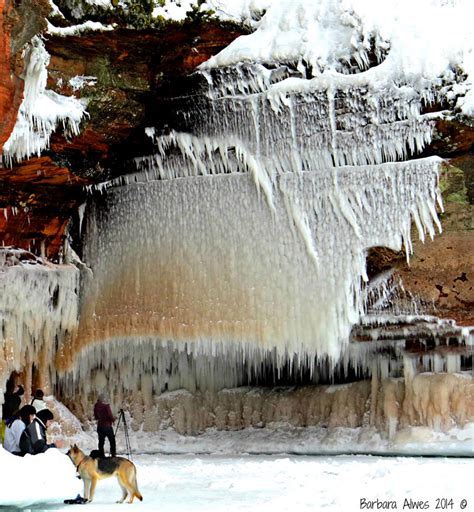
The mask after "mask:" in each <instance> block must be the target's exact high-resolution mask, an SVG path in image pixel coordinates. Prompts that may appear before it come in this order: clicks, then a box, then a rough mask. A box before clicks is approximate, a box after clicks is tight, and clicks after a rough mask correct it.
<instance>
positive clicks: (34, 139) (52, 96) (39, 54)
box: [3, 37, 85, 165]
mask: <svg viewBox="0 0 474 512" xmlns="http://www.w3.org/2000/svg"><path fill="white" fill-rule="evenodd" d="M25 62H26V77H25V89H24V98H23V102H22V104H21V105H20V109H19V111H18V118H17V122H16V124H15V128H14V129H13V132H12V133H11V135H10V137H9V139H8V140H7V141H6V142H5V145H4V146H3V158H4V159H5V160H6V161H7V163H9V164H10V165H11V164H12V163H13V161H19V160H22V159H23V158H28V157H30V156H32V155H37V156H40V155H41V151H42V150H43V149H45V148H47V147H48V146H49V139H50V137H51V134H52V133H53V132H54V131H55V130H56V128H57V126H58V125H59V124H62V128H63V131H64V133H65V135H66V136H68V135H77V134H78V133H79V124H80V122H81V119H82V117H83V116H84V113H85V105H84V103H83V102H81V101H80V100H77V99H76V98H74V97H66V96H61V95H59V94H57V93H55V92H53V91H49V90H47V89H46V80H47V76H48V72H47V69H46V68H47V66H48V63H49V54H48V52H47V51H46V50H45V47H44V43H43V42H42V40H41V39H40V38H39V37H34V38H33V39H32V41H31V44H30V46H29V48H28V50H27V53H26V55H25Z"/></svg>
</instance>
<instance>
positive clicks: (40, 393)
mask: <svg viewBox="0 0 474 512" xmlns="http://www.w3.org/2000/svg"><path fill="white" fill-rule="evenodd" d="M43 397H44V393H43V390H41V389H37V390H36V391H35V398H38V400H43Z"/></svg>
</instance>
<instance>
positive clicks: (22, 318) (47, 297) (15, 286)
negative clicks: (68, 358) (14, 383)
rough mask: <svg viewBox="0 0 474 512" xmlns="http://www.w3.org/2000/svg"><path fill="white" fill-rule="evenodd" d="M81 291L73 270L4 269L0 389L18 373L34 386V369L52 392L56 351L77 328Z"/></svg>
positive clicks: (0, 309)
mask: <svg viewBox="0 0 474 512" xmlns="http://www.w3.org/2000/svg"><path fill="white" fill-rule="evenodd" d="M10 261H11V260H10ZM3 263H5V262H3ZM78 287H79V271H78V270H77V268H76V267H74V266H72V265H53V264H47V265H43V264H41V263H39V262H37V263H34V264H32V263H18V264H15V265H11V264H3V265H2V266H0V333H1V335H2V337H1V340H0V386H2V387H3V386H4V383H5V382H6V380H7V378H8V377H9V375H10V372H12V371H13V370H15V371H18V372H24V378H25V379H26V381H25V385H28V384H29V385H30V387H31V378H32V375H31V371H32V367H33V366H35V369H36V371H37V375H36V377H37V378H38V379H39V384H41V385H42V386H43V387H44V388H45V390H46V391H47V390H48V389H49V387H50V385H51V381H52V379H53V380H54V375H55V368H54V359H55V355H56V351H57V350H58V347H60V346H61V344H62V343H64V341H65V340H66V339H68V338H69V337H71V336H73V335H74V333H75V331H76V328H77V321H78V306H79V303H78ZM37 384H38V383H37ZM1 396H2V398H3V394H2V395H1Z"/></svg>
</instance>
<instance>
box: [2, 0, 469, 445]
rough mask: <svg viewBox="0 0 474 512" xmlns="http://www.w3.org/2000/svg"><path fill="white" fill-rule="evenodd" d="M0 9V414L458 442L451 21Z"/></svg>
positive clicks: (461, 393)
mask: <svg viewBox="0 0 474 512" xmlns="http://www.w3.org/2000/svg"><path fill="white" fill-rule="evenodd" d="M414 4H416V5H414ZM0 6H1V8H2V10H1V12H2V17H3V26H4V32H3V34H2V35H1V39H0V46H1V49H2V52H1V53H2V56H1V57H0V59H1V60H0V66H1V69H2V76H5V80H3V79H2V80H3V82H4V83H2V84H0V106H1V112H2V115H1V116H0V117H1V119H0V150H1V151H2V164H1V166H0V184H1V186H0V230H1V236H2V244H1V247H0V325H1V329H0V334H1V339H0V402H2V400H3V396H4V392H5V390H6V385H7V381H9V380H11V379H13V380H15V381H17V382H22V383H23V385H24V386H25V390H26V393H25V399H26V400H28V399H29V397H30V395H31V393H33V392H34V390H35V389H36V388H42V389H43V390H44V391H45V393H46V395H48V396H51V397H53V396H54V400H55V401H54V404H56V405H55V406H54V407H55V408H56V409H55V410H56V412H57V414H58V415H59V417H60V418H61V422H60V423H61V429H62V433H64V432H73V431H74V429H85V430H87V429H88V428H90V421H91V413H92V406H93V404H94V402H95V400H96V398H97V396H98V394H99V393H101V392H104V391H105V392H107V393H108V394H109V395H110V397H111V400H112V405H113V407H115V408H116V409H119V408H122V407H123V408H124V409H125V410H126V412H127V414H128V415H129V417H130V421H131V426H132V429H133V430H134V431H136V432H151V433H155V434H156V435H158V433H159V432H163V431H169V430H173V431H176V432H177V433H178V434H180V435H197V434H200V433H205V432H206V431H207V430H208V429H216V430H217V431H246V429H247V431H248V429H265V428H272V425H273V426H274V425H279V424H286V425H289V426H291V427H294V428H295V429H296V428H298V429H299V428H310V427H318V428H321V429H325V430H326V431H327V432H330V431H333V432H336V431H337V429H361V428H365V429H368V431H371V432H372V433H373V434H374V435H378V436H379V437H380V439H383V440H385V441H386V442H387V446H390V443H394V444H395V443H397V442H398V443H399V444H398V446H399V447H400V445H401V444H402V443H403V440H404V439H412V438H413V436H415V435H416V432H423V433H424V434H423V435H424V436H427V437H426V438H429V437H430V436H435V435H438V434H440V433H447V432H450V431H451V430H452V429H463V428H466V427H468V426H469V425H470V424H473V423H474V374H473V369H472V354H473V341H474V314H473V305H474V290H473V285H472V283H473V282H474V274H473V254H474V237H473V226H474V222H473V219H474V215H473V213H474V206H473V205H474V166H473V162H474V155H473V141H474V124H473V119H474V89H473V85H472V80H473V79H474V60H473V59H474V57H473V56H474V49H473V46H474V45H473V41H472V27H471V26H470V23H471V22H472V17H471V16H470V15H469V14H467V13H468V12H470V13H471V14H474V13H472V5H470V4H469V1H468V0H466V1H462V0H423V1H421V0H420V1H418V2H409V1H406V0H397V1H393V2H388V5H386V4H385V3H384V2H373V1H370V0H318V1H311V0H291V1H288V0H278V1H277V0H274V1H271V0H255V1H249V0H239V1H235V2H232V1H224V0H208V1H207V2H200V1H199V2H192V1H189V2H184V1H182V2H178V1H176V2H175V1H171V0H167V1H166V2H155V3H153V2H152V1H150V2H148V1H139V0H124V2H118V3H117V2H113V1H112V2H109V1H108V0H104V1H100V2H99V1H97V0H56V1H55V2H53V1H52V0H33V1H32V2H30V3H29V4H28V6H27V5H26V3H25V2H19V3H13V2H9V1H1V0H0ZM421 17H422V18H423V19H424V23H423V24H420V22H419V20H420V18H421ZM64 406H65V407H66V408H68V409H69V411H70V412H71V413H72V414H69V415H66V414H62V413H61V411H62V410H63V409H62V408H63V407H64ZM74 417H76V418H77V419H78V420H79V421H78V423H76V422H74V421H72V420H71V418H74ZM78 425H79V426H78ZM417 429H418V430H417ZM71 435H72V434H71ZM410 435H412V437H410ZM321 447H322V448H321V449H323V450H324V443H323V444H322V445H321ZM352 448H353V449H356V447H355V446H354V447H352ZM346 449H351V446H350V444H349V445H348V446H347V447H346ZM399 449H400V448H397V450H399ZM397 450H394V451H397ZM369 451H370V450H369ZM472 452H473V453H474V448H473V449H472Z"/></svg>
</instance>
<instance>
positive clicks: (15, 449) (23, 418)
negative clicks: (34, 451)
mask: <svg viewBox="0 0 474 512" xmlns="http://www.w3.org/2000/svg"><path fill="white" fill-rule="evenodd" d="M35 414H36V409H35V408H34V407H33V406H32V405H24V406H23V407H22V408H21V409H20V411H19V412H18V417H17V418H16V419H15V420H13V422H11V423H10V424H8V425H7V428H6V430H5V443H4V445H3V447H4V448H5V450H7V451H9V452H10V453H13V455H21V449H20V439H21V435H22V434H23V431H24V430H25V428H26V427H27V426H28V425H29V424H30V423H31V422H32V421H33V420H34V419H35Z"/></svg>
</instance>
